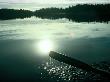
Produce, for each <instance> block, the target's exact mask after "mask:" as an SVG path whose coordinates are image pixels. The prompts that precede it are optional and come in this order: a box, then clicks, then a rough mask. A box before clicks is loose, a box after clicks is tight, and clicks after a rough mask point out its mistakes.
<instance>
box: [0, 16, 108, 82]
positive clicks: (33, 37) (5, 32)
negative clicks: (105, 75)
mask: <svg viewBox="0 0 110 82" xmlns="http://www.w3.org/2000/svg"><path fill="white" fill-rule="evenodd" d="M51 50H52V51H56V52H59V53H62V54H65V55H67V56H69V57H72V58H76V59H78V60H80V61H83V62H85V63H87V64H90V65H92V64H93V63H97V64H98V63H100V62H107V63H110V62H109V60H110V55H109V54H110V23H109V22H108V23H103V22H102V23H100V22H74V21H69V20H68V19H65V18H63V19H56V20H49V19H40V18H35V17H32V18H25V19H13V20H3V21H1V20H0V65H1V66H0V73H1V74H0V76H1V77H2V80H6V79H7V80H15V81H16V80H17V81H18V79H19V80H33V81H36V80H37V81H41V82H42V81H50V82H56V81H59V82H60V81H65V82H66V81H70V79H72V78H73V77H72V75H71V73H70V72H67V71H68V70H70V68H72V67H71V66H69V65H67V64H63V63H60V62H58V61H56V60H53V59H51V58H50V57H49V51H51ZM78 71H79V70H78ZM80 72H81V73H82V71H81V70H80ZM72 74H73V73H72Z"/></svg>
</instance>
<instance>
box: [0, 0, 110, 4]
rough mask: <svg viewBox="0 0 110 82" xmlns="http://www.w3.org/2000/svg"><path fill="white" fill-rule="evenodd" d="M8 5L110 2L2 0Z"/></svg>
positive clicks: (101, 1)
mask: <svg viewBox="0 0 110 82" xmlns="http://www.w3.org/2000/svg"><path fill="white" fill-rule="evenodd" d="M0 2H8V3H40V4H48V3H50V4H70V3H110V0H0Z"/></svg>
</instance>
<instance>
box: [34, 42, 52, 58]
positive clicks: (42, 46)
mask: <svg viewBox="0 0 110 82" xmlns="http://www.w3.org/2000/svg"><path fill="white" fill-rule="evenodd" d="M35 46H36V47H37V49H38V51H39V52H40V53H42V54H43V55H45V56H46V55H48V53H49V52H50V51H51V50H53V43H52V41H51V40H41V41H39V42H38V43H37V45H35Z"/></svg>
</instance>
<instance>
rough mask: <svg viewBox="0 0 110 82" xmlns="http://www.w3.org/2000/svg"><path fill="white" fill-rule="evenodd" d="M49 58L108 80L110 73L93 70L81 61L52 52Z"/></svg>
mask: <svg viewBox="0 0 110 82" xmlns="http://www.w3.org/2000/svg"><path fill="white" fill-rule="evenodd" d="M49 56H50V57H51V58H53V59H55V60H58V61H60V62H63V63H66V64H69V65H71V66H75V67H77V68H80V69H83V70H85V71H88V72H94V73H97V74H100V75H102V76H104V77H108V78H110V73H109V72H106V71H104V70H100V69H96V68H93V67H92V66H90V65H88V64H86V63H84V62H82V61H79V60H77V59H74V58H71V57H68V56H65V55H62V54H60V53H57V52H54V51H50V53H49Z"/></svg>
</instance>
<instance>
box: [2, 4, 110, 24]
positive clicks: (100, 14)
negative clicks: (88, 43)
mask: <svg viewBox="0 0 110 82" xmlns="http://www.w3.org/2000/svg"><path fill="white" fill-rule="evenodd" d="M109 9H110V4H105V5H103V4H100V5H99V4H98V5H87V4H84V5H76V6H71V7H68V8H65V9H62V8H42V9H40V10H36V11H34V12H32V11H29V10H23V9H20V10H14V9H1V10H0V19H13V18H26V17H31V16H33V15H34V16H36V17H39V18H42V19H44V18H47V19H60V18H67V19H69V20H72V21H76V22H92V21H98V22H107V21H109V20H110V10H109Z"/></svg>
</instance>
